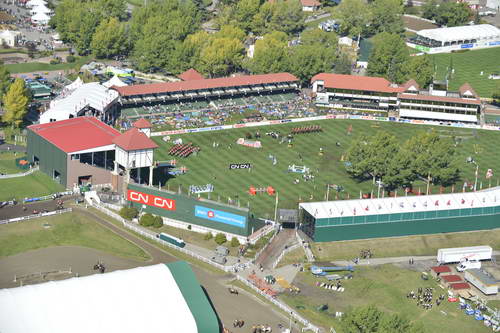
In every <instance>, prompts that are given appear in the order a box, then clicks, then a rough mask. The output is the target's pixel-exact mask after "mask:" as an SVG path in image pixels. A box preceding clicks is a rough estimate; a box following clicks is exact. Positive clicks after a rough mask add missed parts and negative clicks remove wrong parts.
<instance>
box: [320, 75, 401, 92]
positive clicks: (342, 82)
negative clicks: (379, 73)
mask: <svg viewBox="0 0 500 333" xmlns="http://www.w3.org/2000/svg"><path fill="white" fill-rule="evenodd" d="M314 81H323V82H324V86H325V88H337V89H351V90H363V91H379V92H389V93H395V92H402V91H404V88H403V87H399V86H395V85H393V84H391V82H389V81H387V80H386V79H384V78H382V77H371V76H356V75H346V74H331V73H320V74H316V75H315V76H313V78H312V79H311V82H314Z"/></svg>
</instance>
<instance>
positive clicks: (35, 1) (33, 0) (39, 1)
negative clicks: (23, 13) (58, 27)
mask: <svg viewBox="0 0 500 333" xmlns="http://www.w3.org/2000/svg"><path fill="white" fill-rule="evenodd" d="M46 4H47V2H46V1H45V0H30V1H28V3H26V6H27V7H30V8H31V7H36V6H41V5H44V6H45V5H46Z"/></svg>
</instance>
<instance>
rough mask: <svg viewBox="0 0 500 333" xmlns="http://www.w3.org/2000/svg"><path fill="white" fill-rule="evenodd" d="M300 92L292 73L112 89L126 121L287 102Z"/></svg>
mask: <svg viewBox="0 0 500 333" xmlns="http://www.w3.org/2000/svg"><path fill="white" fill-rule="evenodd" d="M299 88H300V87H299V81H298V79H297V78H296V77H295V76H293V75H291V74H289V73H277V74H263V75H245V76H236V77H226V78H217V79H198V80H189V81H181V82H166V83H153V84H144V85H133V86H127V87H113V89H115V90H116V91H117V92H118V93H119V95H120V103H121V105H122V116H124V117H127V118H139V117H144V116H149V115H160V114H168V113H173V112H184V111H192V110H206V109H221V108H227V107H237V106H246V105H258V104H261V105H263V104H271V103H273V104H274V103H281V102H287V101H290V100H293V99H295V98H296V92H297V91H298V89H299Z"/></svg>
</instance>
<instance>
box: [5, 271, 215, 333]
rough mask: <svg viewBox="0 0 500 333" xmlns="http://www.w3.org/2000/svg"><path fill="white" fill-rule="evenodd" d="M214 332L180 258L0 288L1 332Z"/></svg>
mask: <svg viewBox="0 0 500 333" xmlns="http://www.w3.org/2000/svg"><path fill="white" fill-rule="evenodd" d="M186 281H187V282H186ZM218 331H219V329H218V323H217V317H216V316H215V313H214V312H213V310H212V308H211V306H210V304H209V303H208V300H207V298H206V296H205V294H204V293H203V291H202V289H201V287H200V284H199V282H198V281H197V280H196V277H195V275H194V273H193V271H192V270H191V268H190V267H189V266H188V265H187V263H185V262H175V263H169V264H158V265H153V266H146V267H139V268H134V269H129V270H123V271H115V272H111V273H105V274H95V275H91V276H86V277H78V278H71V279H68V280H63V281H53V282H46V283H42V284H37V285H30V286H24V287H18V288H12V289H0V332H2V333H27V332H36V333H67V332H72V333H88V332H107V333H137V332H179V333H180V332H182V333H211V332H218Z"/></svg>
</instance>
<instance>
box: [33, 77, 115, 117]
mask: <svg viewBox="0 0 500 333" xmlns="http://www.w3.org/2000/svg"><path fill="white" fill-rule="evenodd" d="M72 84H75V86H76V85H77V84H79V81H78V80H76V81H75V82H73V83H72ZM117 99H118V92H117V91H116V90H113V89H108V88H106V87H104V86H102V85H101V84H100V83H98V82H91V83H84V84H81V85H80V86H79V87H77V88H76V89H74V90H73V91H69V92H68V95H66V96H65V97H64V98H61V99H56V100H53V101H52V102H51V103H50V108H49V109H48V110H47V111H45V112H44V113H42V114H41V116H40V124H45V123H48V122H50V121H51V119H52V120H54V119H55V120H56V121H57V120H64V119H69V118H70V116H73V117H76V116H77V115H78V113H79V112H80V111H81V110H82V109H84V108H85V107H87V106H89V107H91V108H93V109H95V110H98V111H101V112H104V111H105V110H106V109H107V108H108V107H109V106H110V105H111V104H113V103H114V102H116V100H117Z"/></svg>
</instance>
